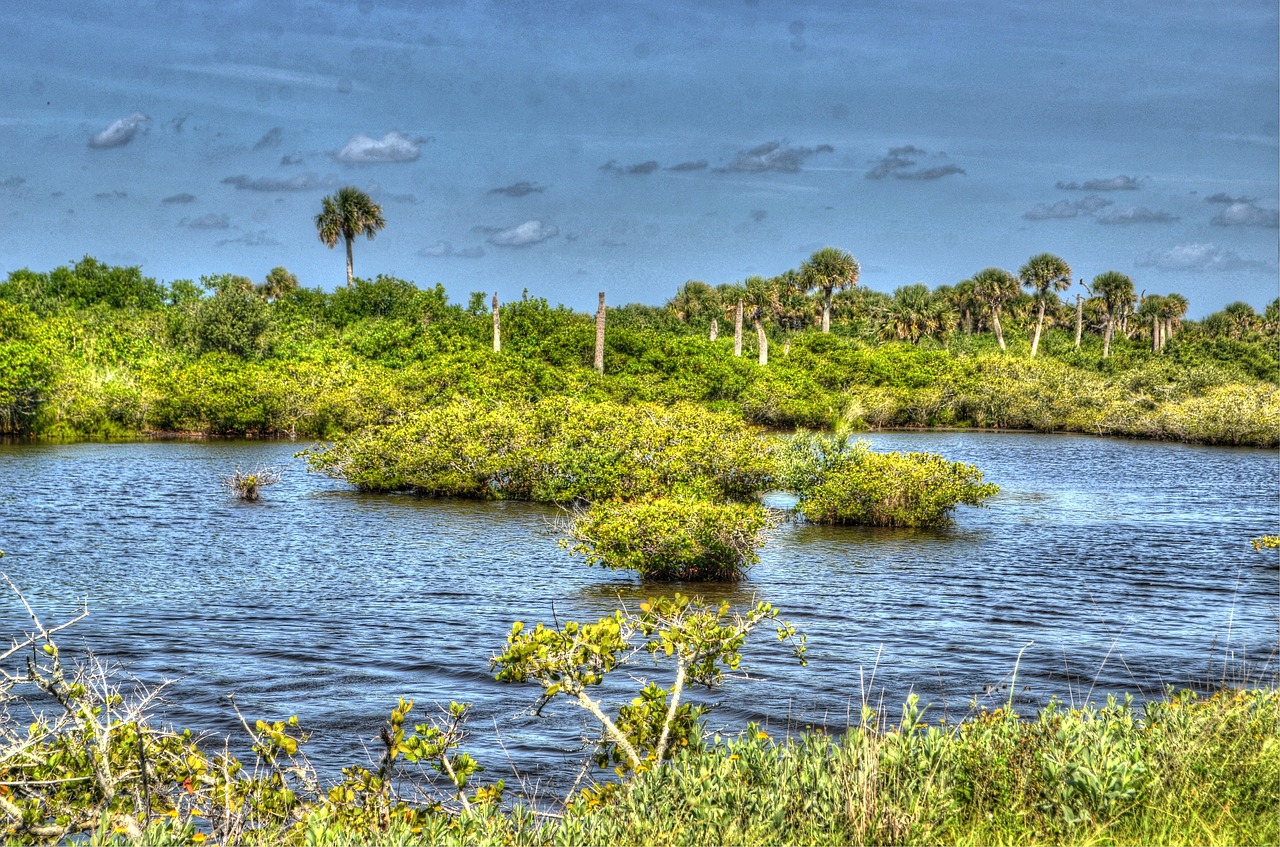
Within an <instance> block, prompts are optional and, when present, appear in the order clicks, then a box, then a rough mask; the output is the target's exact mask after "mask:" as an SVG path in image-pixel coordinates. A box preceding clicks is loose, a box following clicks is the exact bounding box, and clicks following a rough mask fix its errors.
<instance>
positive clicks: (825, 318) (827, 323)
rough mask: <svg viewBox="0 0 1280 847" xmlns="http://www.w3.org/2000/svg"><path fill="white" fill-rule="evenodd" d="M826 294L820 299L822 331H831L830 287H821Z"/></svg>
mask: <svg viewBox="0 0 1280 847" xmlns="http://www.w3.org/2000/svg"><path fill="white" fill-rule="evenodd" d="M822 291H823V293H824V294H825V295H826V297H825V298H823V300H822V331H823V332H824V333H826V332H831V289H830V288H824V289H822Z"/></svg>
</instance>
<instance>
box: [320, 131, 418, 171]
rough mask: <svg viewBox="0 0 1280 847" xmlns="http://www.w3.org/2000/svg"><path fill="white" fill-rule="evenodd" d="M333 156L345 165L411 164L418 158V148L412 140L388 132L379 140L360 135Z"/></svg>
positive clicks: (397, 133) (396, 133)
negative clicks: (372, 163) (373, 163)
mask: <svg viewBox="0 0 1280 847" xmlns="http://www.w3.org/2000/svg"><path fill="white" fill-rule="evenodd" d="M333 155H334V156H335V157H336V158H337V159H338V161H340V162H346V163H347V164H365V163H369V162H412V161H414V160H415V159H417V158H418V156H419V148H418V145H417V144H416V143H414V141H413V140H412V139H410V138H409V137H408V136H405V135H403V134H401V133H399V132H388V133H387V134H386V135H384V136H382V138H381V139H377V138H374V137H372V136H369V135H364V134H363V133H362V134H360V135H357V136H355V137H353V138H352V139H351V140H350V141H348V142H347V143H346V145H345V146H344V147H343V148H342V149H341V150H339V151H338V152H337V153H334V154H333Z"/></svg>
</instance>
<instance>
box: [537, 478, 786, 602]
mask: <svg viewBox="0 0 1280 847" xmlns="http://www.w3.org/2000/svg"><path fill="white" fill-rule="evenodd" d="M773 523H774V522H773V520H772V518H771V517H770V515H769V512H768V510H767V509H765V508H764V507H763V506H761V505H760V504H759V503H713V502H710V501H707V500H692V499H669V498H665V497H659V498H655V499H652V500H640V501H635V502H630V503H627V502H620V501H605V502H599V503H593V504H592V505H591V506H590V508H588V509H584V510H582V511H580V512H579V513H578V514H577V515H575V516H574V518H573V520H572V521H571V522H570V525H569V535H570V537H569V538H568V539H565V540H562V541H561V542H560V543H561V546H563V547H568V548H570V549H571V550H572V551H573V552H574V553H577V554H580V555H582V556H583V557H584V558H585V559H586V562H587V564H588V565H602V566H604V567H607V568H623V569H628V570H633V571H635V572H636V573H638V574H640V576H641V577H642V578H643V579H657V580H699V581H708V580H709V581H716V582H733V581H737V580H738V579H741V577H742V575H743V573H744V572H745V571H746V569H747V568H748V567H749V566H751V565H753V564H755V563H756V562H758V561H760V556H759V553H758V552H757V551H758V550H759V549H760V547H762V546H763V545H764V541H765V535H766V534H767V531H768V530H769V529H770V527H771V526H773Z"/></svg>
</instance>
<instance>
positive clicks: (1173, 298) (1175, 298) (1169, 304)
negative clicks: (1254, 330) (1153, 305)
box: [1160, 291, 1271, 350]
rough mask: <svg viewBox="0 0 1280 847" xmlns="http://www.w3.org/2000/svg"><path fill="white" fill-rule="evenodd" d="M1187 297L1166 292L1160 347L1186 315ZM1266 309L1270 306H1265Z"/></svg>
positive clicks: (1161, 315) (1162, 346)
mask: <svg viewBox="0 0 1280 847" xmlns="http://www.w3.org/2000/svg"><path fill="white" fill-rule="evenodd" d="M1190 305H1191V304H1190V303H1188V302H1187V298H1186V297H1183V296H1182V295H1181V294H1179V293H1178V292H1176V291H1175V292H1173V293H1172V294H1166V295H1165V298H1164V308H1163V309H1162V310H1161V313H1160V317H1161V320H1162V322H1163V323H1162V325H1161V328H1160V349H1161V350H1163V349H1164V345H1165V343H1166V342H1167V341H1168V340H1169V339H1170V338H1173V333H1174V332H1175V331H1177V329H1178V327H1180V326H1182V319H1183V318H1185V317H1186V316H1187V309H1188V308H1189V307H1190ZM1267 308H1268V310H1269V309H1270V308H1271V307H1270V306H1268V307H1267Z"/></svg>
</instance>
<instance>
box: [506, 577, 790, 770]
mask: <svg viewBox="0 0 1280 847" xmlns="http://www.w3.org/2000/svg"><path fill="white" fill-rule="evenodd" d="M766 622H770V623H773V624H775V625H776V627H777V635H778V640H779V641H782V642H790V643H791V645H792V651H793V653H794V655H795V657H796V658H797V659H798V660H799V662H800V664H801V665H804V664H806V660H805V636H804V635H800V634H797V633H796V629H795V627H794V626H792V625H791V624H788V623H787V622H786V621H783V620H781V619H780V618H779V617H778V611H777V610H776V609H775V608H774V607H773V606H772V605H770V604H769V603H758V604H757V605H756V606H755V607H754V608H752V609H750V610H749V611H747V612H746V613H745V614H742V613H739V612H730V608H729V604H728V603H721V604H720V605H719V606H710V605H707V604H705V603H704V602H702V600H701V599H696V598H695V599H690V598H688V597H685V596H684V595H681V594H676V595H675V596H674V597H660V598H657V599H653V600H649V601H647V602H645V603H641V604H640V607H639V611H638V612H632V611H631V610H629V609H626V608H623V609H619V610H617V611H615V612H614V613H613V614H612V615H610V616H608V617H604V618H600V620H599V621H598V622H596V623H594V624H591V623H588V624H582V623H578V622H577V621H568V622H566V623H565V624H564V625H563V626H560V625H557V626H556V627H554V628H552V627H547V626H545V625H543V624H541V623H540V624H538V625H537V626H536V627H534V629H533V630H526V629H525V626H524V624H523V622H521V621H517V622H516V623H515V624H514V625H512V627H511V634H510V635H508V636H507V649H506V650H505V651H504V652H502V653H500V654H498V655H497V656H494V658H493V659H492V660H491V665H492V667H494V668H496V669H497V670H498V673H497V679H498V680H499V681H500V682H513V683H524V682H536V683H538V684H539V685H541V686H542V695H541V697H540V698H539V700H538V706H537V708H538V709H539V710H541V709H542V707H544V706H545V705H546V704H547V703H549V702H550V701H551V700H552V699H554V698H555V697H556V696H557V695H560V696H563V697H567V698H569V699H571V700H573V701H575V702H576V703H577V704H578V705H579V706H580V707H582V708H583V709H585V710H586V711H588V712H590V713H591V715H592V716H593V717H595V719H596V720H597V721H599V722H600V725H601V727H602V728H603V733H604V737H603V739H602V742H601V751H600V756H599V757H598V759H597V761H598V762H599V763H600V764H602V765H603V764H607V763H608V762H611V761H612V762H618V763H620V764H623V765H625V766H627V767H628V768H630V769H631V770H635V771H639V770H641V769H642V768H643V767H645V766H646V765H647V764H650V763H651V764H652V765H653V766H655V767H656V766H657V765H660V764H662V762H663V760H664V759H665V758H666V757H667V756H668V754H669V752H670V751H671V749H673V747H687V746H697V745H698V744H699V743H700V739H699V737H698V730H699V727H698V717H699V716H700V715H701V714H702V713H703V711H704V710H703V709H702V708H701V707H697V706H691V705H690V704H682V703H681V699H682V697H683V695H684V693H685V688H686V687H687V686H688V685H690V684H692V685H702V686H706V687H707V688H708V689H710V688H714V687H715V686H717V685H719V684H720V683H721V682H723V681H724V678H725V674H726V671H736V670H737V669H738V667H739V663H740V662H741V660H742V647H743V645H744V644H745V642H746V639H747V636H748V635H749V634H750V633H751V631H752V630H754V629H755V628H756V627H758V626H760V625H761V624H763V623H766ZM643 653H647V654H649V655H650V656H651V657H653V659H654V661H655V662H656V661H658V660H659V659H660V658H661V657H662V656H666V657H668V658H670V659H671V660H672V661H673V662H674V664H675V678H674V681H673V682H672V684H671V687H670V688H664V687H662V686H660V685H658V684H657V683H655V682H652V681H648V680H644V679H642V680H641V682H643V683H644V686H643V688H642V689H641V692H640V695H639V696H638V697H636V698H635V699H634V700H632V701H631V703H630V704H627V705H624V706H623V707H622V708H621V709H620V710H619V712H618V717H617V719H616V720H615V719H613V718H611V717H610V716H609V715H608V714H606V713H605V711H604V708H603V707H602V706H601V704H600V702H599V701H598V700H596V699H593V698H592V696H591V695H590V694H589V693H588V690H589V689H590V688H592V687H594V686H598V685H600V684H601V683H602V682H604V679H605V677H606V676H607V675H608V674H610V673H612V672H614V671H616V670H618V669H619V668H623V667H630V666H633V665H634V664H635V660H636V658H637V657H638V656H639V655H640V654H643Z"/></svg>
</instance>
